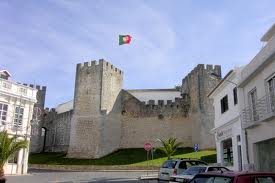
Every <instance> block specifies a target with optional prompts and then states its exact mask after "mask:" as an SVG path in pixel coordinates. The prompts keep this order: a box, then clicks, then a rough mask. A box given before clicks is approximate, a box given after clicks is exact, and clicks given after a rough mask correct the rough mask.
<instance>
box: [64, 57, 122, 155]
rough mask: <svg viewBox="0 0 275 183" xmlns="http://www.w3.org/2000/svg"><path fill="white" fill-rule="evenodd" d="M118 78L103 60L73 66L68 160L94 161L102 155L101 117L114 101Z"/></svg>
mask: <svg viewBox="0 0 275 183" xmlns="http://www.w3.org/2000/svg"><path fill="white" fill-rule="evenodd" d="M122 74H123V73H122V72H121V71H120V70H119V69H117V68H115V67H114V66H113V65H112V64H110V63H108V62H106V61H104V60H99V63H97V62H95V61H92V62H85V63H84V65H83V64H78V65H77V71H76V81H75V96H74V115H73V118H72V122H71V123H72V124H71V133H70V145H69V151H68V157H81V158H97V157H99V156H100V155H101V154H104V153H102V150H101V149H102V147H101V146H102V145H104V144H102V142H101V141H102V140H103V139H102V136H103V135H102V134H103V132H102V131H104V130H105V129H104V128H103V127H104V121H105V115H106V114H107V113H109V112H110V111H111V110H112V108H113V105H114V103H115V102H116V100H117V96H118V95H119V92H120V90H121V86H122V80H123V76H122ZM109 138H112V137H111V136H109ZM110 145H112V144H110ZM115 148H116V147H114V148H113V149H115Z"/></svg>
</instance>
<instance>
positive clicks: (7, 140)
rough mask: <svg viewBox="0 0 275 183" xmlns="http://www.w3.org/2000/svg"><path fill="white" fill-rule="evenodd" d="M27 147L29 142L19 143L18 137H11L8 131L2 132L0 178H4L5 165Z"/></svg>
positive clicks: (0, 140) (0, 138)
mask: <svg viewBox="0 0 275 183" xmlns="http://www.w3.org/2000/svg"><path fill="white" fill-rule="evenodd" d="M27 147H28V141H27V140H21V141H17V140H16V136H13V137H9V135H8V133H7V131H2V132H0V177H3V176H4V165H5V163H6V162H7V161H8V159H9V158H10V157H11V156H12V155H14V154H15V153H17V152H18V151H19V150H20V149H22V148H27Z"/></svg>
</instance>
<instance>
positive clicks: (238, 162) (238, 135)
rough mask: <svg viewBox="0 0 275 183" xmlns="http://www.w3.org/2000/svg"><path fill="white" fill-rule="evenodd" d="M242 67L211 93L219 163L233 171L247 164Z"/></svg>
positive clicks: (232, 72)
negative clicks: (240, 103)
mask: <svg viewBox="0 0 275 183" xmlns="http://www.w3.org/2000/svg"><path fill="white" fill-rule="evenodd" d="M241 69H242V68H240V67H236V68H235V69H234V70H231V71H230V72H229V73H228V74H227V75H226V76H225V77H224V78H223V80H222V81H221V82H220V83H219V84H218V85H217V86H216V87H215V88H214V89H213V90H212V91H211V92H210V94H209V95H208V97H210V98H212V99H213V105H214V109H215V122H214V124H215V126H214V129H212V132H213V133H214V134H215V140H216V149H217V162H218V163H220V164H221V165H223V166H227V167H229V168H231V169H233V170H236V171H239V170H242V169H243V164H245V163H246V156H245V153H244V152H245V148H244V147H245V146H243V145H242V144H243V143H244V142H245V133H244V130H243V129H242V127H241V118H240V107H239V92H238V89H237V83H238V82H239V78H240V74H241Z"/></svg>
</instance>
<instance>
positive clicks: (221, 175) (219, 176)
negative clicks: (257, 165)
mask: <svg viewBox="0 0 275 183" xmlns="http://www.w3.org/2000/svg"><path fill="white" fill-rule="evenodd" d="M189 183H275V173H265V172H208V173H199V174H197V175H195V177H194V178H193V179H192V180H191V181H190V182H189Z"/></svg>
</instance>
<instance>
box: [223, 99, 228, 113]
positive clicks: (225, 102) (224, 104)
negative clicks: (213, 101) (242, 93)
mask: <svg viewBox="0 0 275 183" xmlns="http://www.w3.org/2000/svg"><path fill="white" fill-rule="evenodd" d="M227 110H228V97H227V95H226V96H225V97H223V98H222V99H221V113H224V112H226V111H227Z"/></svg>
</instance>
